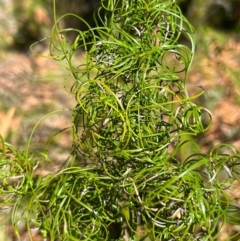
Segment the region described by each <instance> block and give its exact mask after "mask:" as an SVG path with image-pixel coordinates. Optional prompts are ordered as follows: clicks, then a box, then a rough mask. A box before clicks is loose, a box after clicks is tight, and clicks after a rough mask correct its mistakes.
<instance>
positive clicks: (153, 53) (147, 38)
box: [0, 0, 239, 241]
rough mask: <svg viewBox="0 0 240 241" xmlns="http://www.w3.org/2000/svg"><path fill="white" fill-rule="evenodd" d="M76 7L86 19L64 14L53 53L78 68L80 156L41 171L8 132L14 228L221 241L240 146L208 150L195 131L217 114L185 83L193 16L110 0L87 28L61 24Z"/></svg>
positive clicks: (136, 1) (53, 236)
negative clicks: (81, 60)
mask: <svg viewBox="0 0 240 241" xmlns="http://www.w3.org/2000/svg"><path fill="white" fill-rule="evenodd" d="M54 6H55V5H54ZM69 16H72V17H76V18H78V19H79V21H82V22H83V23H84V24H86V25H87V26H88V24H87V22H85V21H84V20H83V19H81V18H80V17H79V16H75V15H73V14H70V13H69V14H66V15H64V16H62V17H60V18H58V19H57V18H56V13H55V25H54V26H53V30H52V35H51V37H50V40H51V44H50V53H51V57H52V58H53V59H55V60H59V61H63V60H64V61H66V62H67V64H68V69H69V71H70V72H71V74H72V76H73V78H74V83H73V85H72V88H71V94H74V96H75V99H76V106H75V107H74V108H73V109H72V151H71V155H72V157H73V158H72V159H73V160H72V161H71V162H67V163H65V165H63V166H62V168H60V169H59V171H58V172H56V173H53V174H48V175H46V176H40V175H35V174H34V170H35V168H37V165H38V162H39V161H38V158H37V157H32V156H30V154H29V153H28V152H27V154H26V153H20V152H19V151H17V150H16V149H14V148H13V147H11V146H10V145H8V144H6V143H4V141H3V140H2V146H1V154H2V158H1V162H0V178H1V179H0V180H1V186H0V195H1V200H2V204H1V206H2V207H11V208H12V223H13V226H14V229H15V232H16V234H17V235H18V236H19V232H18V227H19V225H20V224H22V223H24V225H25V226H26V227H27V229H28V230H29V233H30V234H31V229H32V228H33V227H34V228H38V229H39V231H40V232H41V233H42V235H43V237H44V238H45V239H46V240H47V239H49V240H66V241H67V240H73V241H75V240H91V241H92V240H96V241H100V240H126V241H127V240H128V241H130V240H146V241H147V240H152V241H155V240H159V241H160V240H161V241H181V240H182V241H185V240H217V237H218V235H219V232H220V230H221V226H220V223H221V224H222V225H223V224H224V223H225V222H226V219H227V216H228V215H227V213H228V210H229V207H230V206H231V201H232V200H231V199H230V197H229V195H228V192H227V188H228V187H229V186H230V185H231V183H232V182H233V181H234V180H236V179H237V180H238V176H239V174H238V173H239V152H238V150H237V149H236V148H235V147H233V146H231V145H227V144H222V145H219V146H216V147H215V148H214V149H213V150H212V151H211V152H210V153H208V154H206V153H203V152H202V151H201V148H200V147H199V146H198V144H197V143H196V142H194V141H193V138H192V137H194V136H196V135H197V134H198V133H203V132H205V131H207V129H208V128H209V126H210V124H211V113H210V112H209V111H208V110H207V109H205V108H204V107H202V106H198V105H196V104H195V103H194V99H196V98H197V97H199V96H200V95H202V94H203V93H204V91H203V89H201V88H199V94H198V95H196V96H190V95H189V93H188V90H187V73H188V70H189V68H190V65H191V61H192V58H193V55H194V29H193V27H192V26H191V24H190V23H189V22H188V21H187V19H186V18H185V17H184V16H183V15H182V13H181V11H180V9H179V7H178V6H177V4H176V3H175V1H174V0H124V1H117V0H105V1H104V0H102V1H101V4H100V7H99V9H98V11H97V12H96V15H95V18H96V19H98V26H97V27H94V28H90V27H89V29H88V30H86V31H79V30H77V29H60V27H59V26H60V24H59V23H60V21H61V20H62V19H63V18H65V17H69ZM71 31H74V32H75V33H76V34H77V37H76V39H75V40H74V41H73V42H72V43H70V42H68V40H67V35H68V33H69V32H71ZM182 38H184V39H185V41H186V39H187V40H188V44H187V45H184V44H181V42H182ZM189 46H190V47H189ZM33 49H34V46H33ZM80 49H81V50H82V51H83V52H84V56H85V61H84V63H78V61H77V58H76V57H75V54H76V53H77V52H79V50H80ZM231 207H232V206H231ZM235 208H237V207H235ZM19 212H20V214H19ZM231 220H232V222H234V223H236V222H238V220H237V218H234V217H232V219H231ZM30 236H31V235H30ZM19 238H20V237H19Z"/></svg>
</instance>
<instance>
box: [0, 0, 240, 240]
mask: <svg viewBox="0 0 240 241" xmlns="http://www.w3.org/2000/svg"><path fill="white" fill-rule="evenodd" d="M56 2H57V14H58V16H59V17H60V16H61V15H63V14H65V13H68V12H72V13H75V14H77V15H79V16H81V17H82V18H84V19H85V20H86V21H87V22H88V23H89V24H90V25H91V26H94V24H95V23H94V20H93V12H94V11H95V10H96V9H97V7H98V4H99V1H98V0H69V1H66V0H58V1H56ZM177 2H178V4H179V6H180V7H181V9H182V12H183V13H184V15H185V16H186V17H187V19H188V20H189V21H190V22H191V23H192V24H193V26H194V28H195V37H196V52H195V57H194V61H193V64H192V67H191V69H190V72H189V77H188V81H189V82H188V89H189V92H190V95H194V94H197V93H199V92H201V91H202V89H204V90H205V94H204V95H203V96H201V97H200V98H199V99H198V100H197V103H198V104H199V105H201V106H204V107H206V108H208V109H209V110H210V111H211V112H212V114H213V124H212V126H211V128H210V129H209V131H208V132H207V133H205V134H202V135H199V136H198V137H197V140H198V142H199V143H200V145H201V147H202V149H203V150H204V151H205V152H208V151H209V150H210V149H211V148H212V147H213V146H215V145H216V144H218V143H222V142H227V143H230V144H233V145H235V146H237V147H239V148H240V80H239V74H240V0H177ZM61 25H62V27H65V28H76V29H80V30H84V29H86V26H85V25H84V24H83V23H81V22H80V21H78V20H77V19H76V18H74V17H67V18H65V19H63V21H61ZM52 27H53V6H52V0H34V1H33V0H21V1H19V0H0V100H1V101H0V133H1V135H2V136H3V137H4V138H5V140H6V141H7V142H9V143H11V144H13V145H14V146H17V147H19V148H20V149H23V150H24V149H26V146H27V143H28V141H29V137H30V135H31V132H32V130H33V128H34V126H35V124H36V123H37V122H38V121H39V119H40V118H42V117H43V116H44V115H46V114H48V113H50V112H52V111H55V110H56V109H63V108H64V109H66V110H64V111H59V112H58V113H55V114H52V115H50V116H48V117H46V118H45V119H44V120H43V121H42V122H41V123H39V125H38V127H37V128H36V130H35V132H34V134H33V136H32V139H31V151H32V152H37V153H39V152H41V151H44V150H46V149H47V150H48V151H49V156H50V158H51V160H54V163H55V164H56V167H57V166H59V165H60V164H61V163H62V162H63V161H64V160H66V159H67V158H68V155H69V152H70V150H71V129H70V126H71V111H69V110H68V109H71V108H73V107H74V106H75V100H74V96H73V95H71V94H69V93H68V90H69V88H70V84H69V83H71V80H72V79H71V76H69V72H68V70H67V65H66V63H65V62H64V61H60V62H56V61H53V60H51V59H49V58H42V57H41V56H36V55H34V54H33V53H31V51H30V49H29V47H30V45H31V44H33V43H34V42H36V41H39V40H41V39H43V38H45V37H47V36H49V35H50V34H51V30H52ZM183 41H184V40H183ZM47 48H48V42H47V41H43V42H40V43H39V44H38V45H37V49H36V51H37V52H39V53H41V54H42V55H45V54H47V53H48V49H47ZM77 58H78V61H80V62H81V60H82V57H81V53H79V56H77ZM63 86H64V87H65V89H64V88H63ZM63 129H64V131H61V130H63ZM57 132H59V134H58V135H57V136H56V138H53V139H52V140H51V145H50V148H49V147H48V146H47V145H46V143H47V142H48V141H49V140H50V139H51V137H52V136H53V135H54V134H55V133H57ZM232 195H233V196H237V197H238V196H239V197H240V194H239V186H238V185H237V186H236V188H235V189H234V190H233V193H232ZM2 227H3V228H2V229H4V230H5V229H6V226H5V225H4V226H2ZM0 228H1V219H0ZM238 229H239V227H237V226H236V227H231V226H229V227H226V231H224V232H223V235H222V237H221V238H220V239H221V240H228V239H227V238H226V237H227V235H228V234H229V233H234V232H237V231H239V230H238ZM9 233H11V231H10V232H9ZM1 235H5V236H4V238H3V237H2V236H1ZM9 235H10V234H8V235H7V236H6V234H4V232H3V233H2V234H1V232H0V240H6V241H7V240H9V241H10V240H14V238H12V237H10V236H9ZM224 235H226V236H224ZM236 238H237V239H232V240H240V238H239V237H236ZM34 240H35V241H36V240H40V239H37V236H36V237H35V239H34Z"/></svg>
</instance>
